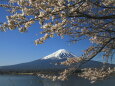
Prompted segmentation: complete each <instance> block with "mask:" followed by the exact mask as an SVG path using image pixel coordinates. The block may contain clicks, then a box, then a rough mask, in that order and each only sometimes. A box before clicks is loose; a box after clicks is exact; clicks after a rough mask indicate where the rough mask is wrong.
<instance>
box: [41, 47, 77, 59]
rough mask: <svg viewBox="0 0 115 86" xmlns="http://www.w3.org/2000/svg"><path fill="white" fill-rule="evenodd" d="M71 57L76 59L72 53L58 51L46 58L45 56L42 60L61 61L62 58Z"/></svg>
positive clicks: (63, 50)
mask: <svg viewBox="0 0 115 86" xmlns="http://www.w3.org/2000/svg"><path fill="white" fill-rule="evenodd" d="M72 57H76V56H75V55H73V54H72V53H70V52H68V51H67V50H65V49H60V50H58V51H56V52H54V53H52V54H50V55H48V56H45V57H44V58H42V59H63V58H72Z"/></svg>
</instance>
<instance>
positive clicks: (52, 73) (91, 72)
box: [0, 67, 115, 83]
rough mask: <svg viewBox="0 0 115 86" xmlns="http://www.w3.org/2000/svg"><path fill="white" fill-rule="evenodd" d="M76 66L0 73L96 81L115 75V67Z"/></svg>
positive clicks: (2, 72)
mask: <svg viewBox="0 0 115 86" xmlns="http://www.w3.org/2000/svg"><path fill="white" fill-rule="evenodd" d="M75 70H76V68H71V69H65V70H44V71H43V70H42V71H20V72H19V71H1V70H0V75H6V74H7V75H35V76H38V77H41V78H46V79H51V80H52V81H55V80H61V81H64V80H68V79H69V77H70V76H76V77H81V78H85V79H88V80H90V81H91V83H94V82H96V81H98V80H104V79H107V78H109V77H112V76H113V77H114V76H115V67H113V68H110V67H109V68H84V69H79V70H76V71H75Z"/></svg>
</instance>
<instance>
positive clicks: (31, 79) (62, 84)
mask: <svg viewBox="0 0 115 86" xmlns="http://www.w3.org/2000/svg"><path fill="white" fill-rule="evenodd" d="M0 86H115V77H111V78H109V79H106V80H103V81H98V82H96V83H94V84H91V83H90V82H89V81H88V80H86V79H82V78H78V77H77V78H75V77H70V79H69V80H66V81H51V80H49V79H43V78H40V77H37V76H32V75H0Z"/></svg>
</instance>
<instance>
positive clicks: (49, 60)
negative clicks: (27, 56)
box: [0, 49, 76, 71]
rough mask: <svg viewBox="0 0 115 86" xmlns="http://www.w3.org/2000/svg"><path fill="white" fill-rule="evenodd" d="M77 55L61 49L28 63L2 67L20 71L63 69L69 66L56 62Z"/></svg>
mask: <svg viewBox="0 0 115 86" xmlns="http://www.w3.org/2000/svg"><path fill="white" fill-rule="evenodd" d="M72 57H76V56H75V55H73V54H72V53H70V52H68V51H67V50H65V49H60V50H58V51H56V52H54V53H52V54H50V55H48V56H45V57H43V58H41V59H38V60H35V61H31V62H27V63H21V64H16V65H10V66H2V67H0V69H5V70H16V71H17V70H18V71H19V70H20V71H22V70H23V71H26V70H32V71H35V70H36V71H37V70H46V69H63V68H67V66H64V65H60V64H58V65H55V64H56V63H60V62H62V61H65V60H67V58H72Z"/></svg>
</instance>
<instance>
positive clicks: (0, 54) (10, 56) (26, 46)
mask: <svg viewBox="0 0 115 86" xmlns="http://www.w3.org/2000/svg"><path fill="white" fill-rule="evenodd" d="M7 15H9V14H8V13H7V12H6V11H5V9H1V8H0V22H1V21H2V22H3V21H6V18H5V16H7ZM40 31H41V29H40V25H39V24H38V23H35V24H33V25H32V26H31V27H30V28H29V31H28V32H26V33H20V32H19V31H18V30H13V31H10V30H8V31H7V32H0V66H3V65H13V64H18V63H24V62H29V61H33V60H36V59H39V58H42V57H44V56H46V55H48V54H51V53H53V52H55V51H57V50H59V49H66V50H68V51H70V52H72V53H73V54H75V55H77V56H80V55H81V54H82V53H83V52H82V51H83V50H84V49H86V48H87V47H88V46H90V42H89V41H88V40H83V41H81V42H78V44H72V43H69V42H67V41H69V39H70V38H69V37H65V38H64V39H61V38H60V37H58V36H57V37H54V38H50V39H49V40H47V41H46V42H45V43H44V44H42V45H37V46H36V45H35V44H34V40H36V39H37V38H39V37H41V34H39V32H40ZM36 34H38V35H36Z"/></svg>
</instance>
